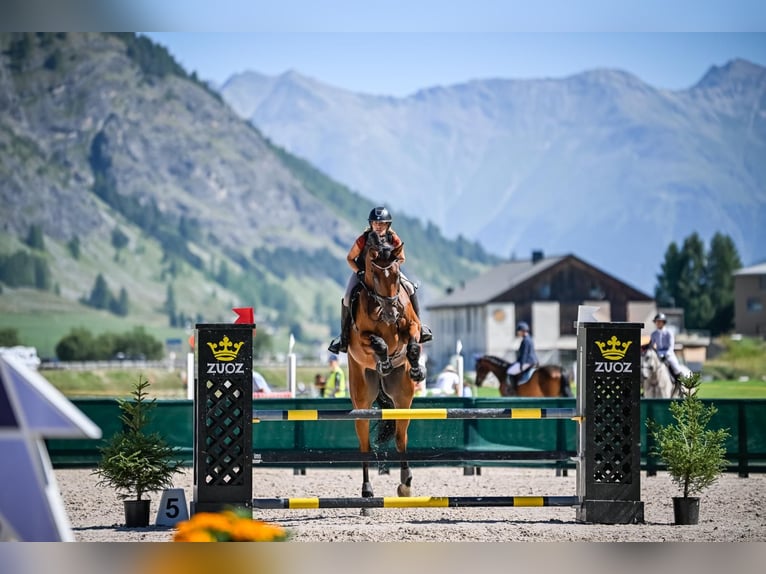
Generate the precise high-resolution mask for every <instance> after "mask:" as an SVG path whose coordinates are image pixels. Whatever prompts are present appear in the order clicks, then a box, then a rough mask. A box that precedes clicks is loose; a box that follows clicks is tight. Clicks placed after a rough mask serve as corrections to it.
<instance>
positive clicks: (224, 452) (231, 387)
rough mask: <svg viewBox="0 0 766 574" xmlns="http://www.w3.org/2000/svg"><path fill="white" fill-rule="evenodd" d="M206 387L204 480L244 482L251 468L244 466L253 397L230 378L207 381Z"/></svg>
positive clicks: (219, 483)
mask: <svg viewBox="0 0 766 574" xmlns="http://www.w3.org/2000/svg"><path fill="white" fill-rule="evenodd" d="M205 389H206V401H205V429H206V432H205V437H204V438H205V446H204V453H205V456H204V461H205V467H204V482H205V484H207V485H211V486H234V485H241V484H243V480H244V476H245V475H244V473H245V472H246V471H249V470H250V469H249V468H243V465H242V460H243V452H244V448H245V444H244V442H245V422H246V417H247V416H249V415H248V413H247V408H248V407H250V401H249V398H248V400H246V397H245V396H244V393H243V392H242V389H240V388H238V387H237V385H235V384H234V383H232V382H231V381H230V380H228V379H224V380H220V381H216V380H208V381H205ZM244 458H245V459H246V460H247V457H244Z"/></svg>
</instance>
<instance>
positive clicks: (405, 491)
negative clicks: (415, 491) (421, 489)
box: [396, 484, 412, 496]
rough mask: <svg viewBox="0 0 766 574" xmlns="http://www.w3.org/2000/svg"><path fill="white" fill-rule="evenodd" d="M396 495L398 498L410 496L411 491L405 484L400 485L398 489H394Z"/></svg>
mask: <svg viewBox="0 0 766 574" xmlns="http://www.w3.org/2000/svg"><path fill="white" fill-rule="evenodd" d="M396 494H397V495H398V496H411V495H412V489H411V488H410V487H409V486H407V485H406V484H400V485H399V486H398V487H396Z"/></svg>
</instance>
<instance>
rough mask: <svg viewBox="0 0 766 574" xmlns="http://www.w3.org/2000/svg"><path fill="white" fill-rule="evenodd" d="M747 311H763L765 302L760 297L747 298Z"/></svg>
mask: <svg viewBox="0 0 766 574" xmlns="http://www.w3.org/2000/svg"><path fill="white" fill-rule="evenodd" d="M747 311H748V313H758V312H760V311H763V303H762V302H761V299H760V298H759V297H748V298H747Z"/></svg>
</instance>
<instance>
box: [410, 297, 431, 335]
mask: <svg viewBox="0 0 766 574" xmlns="http://www.w3.org/2000/svg"><path fill="white" fill-rule="evenodd" d="M410 302H411V303H412V307H413V309H415V314H416V315H417V316H418V319H420V303H419V302H418V295H417V291H414V292H413V293H412V295H410ZM433 338H434V337H433V334H432V333H431V329H429V328H428V326H427V325H425V324H424V323H423V322H422V321H421V323H420V342H421V343H427V342H428V341H431V340H432V339H433Z"/></svg>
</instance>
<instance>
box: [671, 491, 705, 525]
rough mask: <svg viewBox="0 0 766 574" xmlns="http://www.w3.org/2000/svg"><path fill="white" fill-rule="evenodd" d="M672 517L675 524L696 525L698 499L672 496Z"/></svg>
mask: <svg viewBox="0 0 766 574" xmlns="http://www.w3.org/2000/svg"><path fill="white" fill-rule="evenodd" d="M673 517H674V518H675V523H676V524H697V523H698V522H699V518H700V499H699V498H698V497H696V496H690V497H688V498H684V497H683V496H674V497H673Z"/></svg>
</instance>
